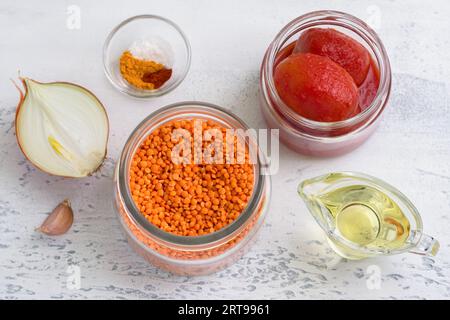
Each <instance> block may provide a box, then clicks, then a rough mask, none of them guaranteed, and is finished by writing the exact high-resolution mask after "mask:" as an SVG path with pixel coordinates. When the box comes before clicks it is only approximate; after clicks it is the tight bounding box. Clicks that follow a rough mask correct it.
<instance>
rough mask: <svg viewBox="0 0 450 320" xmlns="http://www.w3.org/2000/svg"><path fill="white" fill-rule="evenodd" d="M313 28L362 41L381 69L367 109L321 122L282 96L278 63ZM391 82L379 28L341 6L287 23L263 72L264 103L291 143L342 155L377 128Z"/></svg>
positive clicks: (270, 123) (295, 147)
mask: <svg viewBox="0 0 450 320" xmlns="http://www.w3.org/2000/svg"><path fill="white" fill-rule="evenodd" d="M311 28H334V29H336V30H337V31H340V32H342V33H344V34H346V35H348V36H350V37H352V38H353V39H355V40H356V41H358V42H359V43H360V44H362V45H363V46H364V47H365V48H366V49H367V50H368V51H369V53H370V55H371V58H372V61H373V62H374V64H375V67H376V68H377V69H378V72H379V75H378V76H379V85H378V90H377V92H376V94H375V97H374V99H373V100H372V102H371V103H370V104H369V105H368V107H367V108H365V109H364V110H363V111H362V112H360V113H358V114H357V115H355V116H353V117H352V118H349V119H346V120H342V121H336V122H319V121H313V120H310V119H307V118H305V117H302V116H301V115H299V114H297V113H296V112H294V111H293V110H292V109H291V108H289V107H288V106H287V105H286V104H285V103H284V102H283V101H282V99H281V98H280V96H279V95H278V93H277V90H276V88H275V84H274V77H273V75H274V69H275V66H276V63H277V62H278V61H280V60H281V59H283V57H286V56H288V55H290V53H291V52H292V51H293V49H294V46H295V42H296V40H297V39H298V38H299V36H300V35H301V34H302V33H303V32H305V31H306V30H308V29H311ZM390 88H391V69H390V64H389V59H388V56H387V53H386V50H385V48H384V46H383V44H382V42H381V40H380V38H379V37H378V35H377V34H376V33H375V31H374V30H372V29H371V28H370V27H369V26H368V25H367V24H366V23H364V22H363V21H361V20H360V19H358V18H356V17H354V16H351V15H349V14H346V13H343V12H337V11H316V12H311V13H308V14H305V15H302V16H300V17H298V18H296V19H294V20H293V21H291V22H290V23H289V24H288V25H286V26H285V27H284V28H283V29H282V30H281V31H280V32H279V33H278V35H277V36H276V37H275V39H274V40H273V42H272V43H271V44H270V45H269V47H268V49H267V51H266V53H265V56H264V58H263V62H262V65H261V73H260V106H261V109H262V112H263V115H264V117H265V119H266V122H267V124H268V126H269V127H270V128H278V129H279V130H280V140H281V141H282V142H283V143H284V144H285V145H287V146H288V147H290V148H291V149H293V150H295V151H297V152H300V153H303V154H307V155H313V156H337V155H340V154H343V153H346V152H349V151H351V150H353V149H355V148H356V147H358V146H359V145H361V144H362V143H363V142H364V141H365V140H366V139H367V138H368V137H369V136H370V135H371V133H372V132H373V131H374V130H375V128H376V126H377V124H378V122H379V120H380V115H381V114H382V113H383V110H384V109H385V107H386V104H387V102H388V99H389V94H390Z"/></svg>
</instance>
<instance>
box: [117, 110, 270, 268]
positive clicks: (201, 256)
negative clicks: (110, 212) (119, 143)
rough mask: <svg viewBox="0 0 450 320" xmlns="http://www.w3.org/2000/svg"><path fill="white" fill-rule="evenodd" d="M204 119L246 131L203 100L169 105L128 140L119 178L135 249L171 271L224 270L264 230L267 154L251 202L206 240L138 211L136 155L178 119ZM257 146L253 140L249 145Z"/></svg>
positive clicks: (123, 214)
mask: <svg viewBox="0 0 450 320" xmlns="http://www.w3.org/2000/svg"><path fill="white" fill-rule="evenodd" d="M189 119H203V120H212V121H215V122H216V123H219V124H220V125H222V126H224V127H227V128H233V129H242V130H244V131H245V130H247V129H248V127H247V125H246V124H245V123H244V122H242V121H241V120H240V119H239V118H238V117H236V116H235V115H233V114H232V113H230V112H229V111H227V110H225V109H223V108H220V107H218V106H214V105H211V104H208V103H202V102H181V103H177V104H173V105H169V106H166V107H164V108H162V109H160V110H158V111H156V112H154V113H152V114H151V115H149V116H148V117H147V118H146V119H144V121H142V122H141V123H140V124H139V125H138V126H137V128H136V129H135V130H134V131H133V132H132V133H131V135H130V137H129V138H128V140H127V142H126V144H125V146H124V148H123V151H122V154H121V157H120V159H119V161H118V163H117V166H116V170H115V174H114V195H115V208H116V209H117V213H118V217H119V220H120V223H121V225H122V227H123V229H124V231H125V235H126V237H127V240H128V242H129V244H130V245H131V247H132V248H133V249H134V250H135V251H136V252H137V253H139V254H140V255H141V256H142V257H144V258H145V259H146V260H147V261H148V262H150V263H152V264H154V265H156V266H158V267H160V268H163V269H165V270H167V271H170V272H173V273H177V274H183V275H198V274H207V273H211V272H215V271H217V270H219V269H221V268H224V267H226V266H228V265H230V264H231V263H233V262H234V261H236V260H237V259H238V258H240V257H241V256H242V255H243V254H244V253H245V252H246V250H247V249H248V247H249V245H250V244H251V243H252V241H253V240H254V238H255V235H256V233H257V231H258V230H259V229H260V227H261V225H262V223H263V221H264V217H265V215H266V212H267V208H268V203H269V199H270V185H271V182H270V176H269V175H267V174H266V171H265V169H264V168H265V167H264V166H263V165H261V163H264V162H263V160H264V158H263V157H264V155H263V154H262V153H261V152H258V157H257V158H258V161H256V164H253V168H254V177H255V178H254V185H253V192H252V195H251V198H250V200H249V202H248V204H247V206H246V207H245V209H244V210H243V211H242V212H241V214H240V215H239V216H238V218H237V219H236V220H235V221H234V222H232V223H230V224H229V225H227V226H225V227H224V228H222V229H220V230H218V231H215V232H213V233H210V234H206V235H202V236H178V235H175V234H171V233H168V232H166V231H163V230H162V229H160V228H158V227H156V226H155V225H153V224H152V223H151V222H149V221H148V220H147V219H146V218H145V217H144V216H143V215H142V214H141V213H140V212H139V210H138V208H137V207H136V205H135V203H134V201H133V198H132V196H131V192H130V187H129V172H130V165H131V160H132V158H133V155H134V154H135V152H136V150H137V148H138V147H139V146H140V145H141V143H142V141H143V140H144V139H145V138H146V137H147V136H148V135H149V134H150V133H151V132H152V131H153V130H155V129H156V128H158V127H160V126H161V125H163V124H164V123H167V122H169V121H173V120H189ZM246 143H247V144H248V143H254V141H253V140H252V139H251V138H250V139H249V140H247V142H246Z"/></svg>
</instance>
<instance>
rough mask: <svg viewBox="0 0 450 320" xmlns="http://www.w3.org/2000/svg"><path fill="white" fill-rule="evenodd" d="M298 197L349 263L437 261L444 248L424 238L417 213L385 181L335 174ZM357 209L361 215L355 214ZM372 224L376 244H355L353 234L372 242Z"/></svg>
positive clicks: (311, 182) (303, 187)
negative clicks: (406, 256)
mask: <svg viewBox="0 0 450 320" xmlns="http://www.w3.org/2000/svg"><path fill="white" fill-rule="evenodd" d="M341 190H346V191H344V192H343V193H341V192H342V191H341ZM348 190H352V191H348ZM365 190H369V191H368V192H367V191H365ZM370 190H374V191H370ZM298 193H299V195H300V197H301V198H302V199H303V201H304V202H305V204H306V206H307V207H308V209H309V211H310V212H311V214H312V215H313V217H314V219H315V220H316V221H317V223H318V224H319V226H320V227H321V228H322V229H323V231H324V232H325V234H326V235H327V239H328V242H329V244H330V246H331V247H332V248H333V249H334V251H335V252H336V253H337V254H339V255H340V256H342V257H344V258H347V259H354V260H356V259H363V258H368V257H374V256H380V255H381V256H383V255H391V254H397V253H403V252H412V253H416V254H421V255H428V256H434V255H436V254H437V252H438V251H439V242H438V241H437V240H436V239H435V238H434V237H431V236H429V235H426V234H424V233H423V224H422V218H421V217H420V214H419V211H418V210H417V209H416V207H415V206H414V205H413V204H412V203H411V201H409V199H408V198H407V197H406V196H405V195H404V194H403V193H401V192H400V191H399V190H397V189H396V188H394V187H393V186H391V185H389V184H387V183H386V182H384V181H382V180H380V179H377V178H375V177H371V176H369V175H366V174H363V173H356V172H333V173H329V174H325V175H322V176H319V177H315V178H311V179H307V180H305V181H303V182H301V183H300V185H299V187H298ZM352 207H353V208H355V207H356V208H357V209H356V210H353V211H350V210H351V208H352ZM349 208H350V210H349ZM342 214H344V216H341V217H340V215H342ZM340 219H341V220H340ZM342 219H346V220H347V221H344V222H346V223H347V225H345V227H346V228H347V230H345V229H343V228H342V227H341V226H342V225H343V224H342V222H340V221H343V220H342ZM370 220H372V221H370ZM368 224H370V226H371V227H372V226H376V233H374V234H373V235H374V238H372V239H371V240H370V241H368V242H362V243H361V242H358V243H357V242H355V241H351V240H349V238H348V234H352V235H357V236H358V238H359V239H360V236H362V235H363V236H367V235H368V234H369V232H368V229H367V228H366V227H367V225H368ZM348 230H351V231H352V232H351V233H349V232H348ZM343 231H344V233H343ZM346 231H347V232H346ZM346 235H347V236H346Z"/></svg>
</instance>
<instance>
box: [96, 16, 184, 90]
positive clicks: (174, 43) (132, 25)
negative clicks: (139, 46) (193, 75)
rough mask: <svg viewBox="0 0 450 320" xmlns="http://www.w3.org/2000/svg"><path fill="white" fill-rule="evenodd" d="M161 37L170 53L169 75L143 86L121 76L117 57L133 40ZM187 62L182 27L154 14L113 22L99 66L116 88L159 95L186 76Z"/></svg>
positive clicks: (175, 85) (176, 84) (173, 87)
mask: <svg viewBox="0 0 450 320" xmlns="http://www.w3.org/2000/svg"><path fill="white" fill-rule="evenodd" d="M154 38H161V39H163V40H164V41H165V42H167V44H168V45H170V47H171V51H172V53H173V57H172V58H173V65H172V66H171V68H172V76H171V77H170V79H169V80H168V81H167V82H166V83H164V84H163V85H162V86H161V87H160V88H158V89H155V90H143V89H139V88H135V87H133V86H132V85H130V84H129V83H128V82H127V81H126V80H125V79H123V77H122V75H121V73H120V68H119V59H120V56H121V55H122V53H123V52H124V51H126V50H128V49H129V47H130V46H131V45H132V44H133V42H134V41H136V40H140V39H154ZM190 65H191V47H190V44H189V41H188V39H187V38H186V36H185V34H184V33H183V31H182V30H181V29H180V27H178V26H177V25H176V24H175V23H173V22H172V21H170V20H168V19H166V18H163V17H160V16H156V15H149V14H146V15H139V16H134V17H131V18H128V19H126V20H125V21H123V22H121V23H120V24H119V25H118V26H116V27H115V28H114V29H113V30H112V31H111V32H110V34H109V35H108V37H107V38H106V41H105V44H104V46H103V67H104V70H105V74H106V77H107V78H108V79H109V81H110V82H111V83H112V84H113V86H114V87H115V88H117V89H118V90H119V91H120V92H123V93H125V94H127V95H130V96H133V97H136V98H150V97H158V96H162V95H164V94H166V93H168V92H170V91H172V90H173V89H175V88H176V87H177V86H178V85H179V84H180V83H181V82H182V81H183V80H184V78H185V77H186V75H187V72H188V70H189V67H190Z"/></svg>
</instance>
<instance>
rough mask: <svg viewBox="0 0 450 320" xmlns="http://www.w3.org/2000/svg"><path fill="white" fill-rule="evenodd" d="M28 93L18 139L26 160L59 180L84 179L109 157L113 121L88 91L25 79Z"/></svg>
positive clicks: (18, 118) (19, 114) (19, 120)
mask: <svg viewBox="0 0 450 320" xmlns="http://www.w3.org/2000/svg"><path fill="white" fill-rule="evenodd" d="M22 82H23V85H24V87H25V94H24V95H23V94H22V93H21V100H20V102H19V106H18V108H17V112H16V135H17V141H18V143H19V146H20V148H21V150H22V152H23V153H24V155H25V156H26V157H27V158H28V159H29V160H30V161H31V162H32V163H33V164H34V165H35V166H36V167H38V168H39V169H41V170H43V171H45V172H47V173H50V174H54V175H58V176H66V177H84V176H87V175H90V174H91V173H93V172H95V171H96V170H97V169H98V168H99V167H100V165H101V164H102V163H103V160H104V158H105V156H106V146H107V141H108V131H109V124H108V117H107V114H106V111H105V108H104V107H103V105H102V104H101V102H100V101H99V100H98V99H97V98H96V97H95V96H94V95H93V94H92V93H91V92H90V91H88V90H87V89H85V88H83V87H80V86H78V85H75V84H71V83H66V82H53V83H40V82H37V81H34V80H31V79H28V78H24V79H22Z"/></svg>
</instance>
